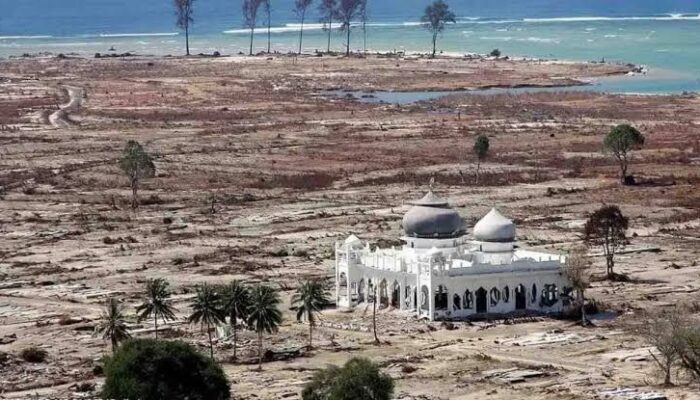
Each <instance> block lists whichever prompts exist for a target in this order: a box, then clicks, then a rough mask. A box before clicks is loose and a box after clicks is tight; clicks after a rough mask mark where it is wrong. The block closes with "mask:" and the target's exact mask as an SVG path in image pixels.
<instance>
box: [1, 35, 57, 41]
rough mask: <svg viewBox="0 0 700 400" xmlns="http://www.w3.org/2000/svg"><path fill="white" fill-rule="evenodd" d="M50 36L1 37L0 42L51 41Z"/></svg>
mask: <svg viewBox="0 0 700 400" xmlns="http://www.w3.org/2000/svg"><path fill="white" fill-rule="evenodd" d="M51 38H53V36H49V35H34V36H0V40H34V39H51Z"/></svg>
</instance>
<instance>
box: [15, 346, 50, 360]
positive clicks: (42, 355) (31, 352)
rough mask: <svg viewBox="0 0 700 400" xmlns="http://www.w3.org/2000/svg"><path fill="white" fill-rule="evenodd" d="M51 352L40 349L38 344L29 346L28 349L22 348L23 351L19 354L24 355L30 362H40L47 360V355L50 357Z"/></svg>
mask: <svg viewBox="0 0 700 400" xmlns="http://www.w3.org/2000/svg"><path fill="white" fill-rule="evenodd" d="M48 355H49V353H47V352H46V350H44V349H40V348H38V347H36V346H32V347H27V348H26V349H24V350H22V352H21V353H19V356H20V357H22V359H23V360H24V361H26V362H30V363H40V362H44V361H46V357H48Z"/></svg>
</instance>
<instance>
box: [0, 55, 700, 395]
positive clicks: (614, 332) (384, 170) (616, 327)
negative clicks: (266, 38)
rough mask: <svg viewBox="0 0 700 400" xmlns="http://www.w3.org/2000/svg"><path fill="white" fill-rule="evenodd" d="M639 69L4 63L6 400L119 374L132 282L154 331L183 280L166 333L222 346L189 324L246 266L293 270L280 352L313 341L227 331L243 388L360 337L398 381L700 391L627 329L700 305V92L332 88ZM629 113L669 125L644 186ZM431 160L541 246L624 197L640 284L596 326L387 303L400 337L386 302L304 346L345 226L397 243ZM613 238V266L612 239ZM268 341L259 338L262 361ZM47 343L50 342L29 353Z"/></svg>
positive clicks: (335, 317) (133, 301) (259, 61)
mask: <svg viewBox="0 0 700 400" xmlns="http://www.w3.org/2000/svg"><path fill="white" fill-rule="evenodd" d="M630 68H631V67H629V66H619V65H607V64H570V63H569V64H566V63H562V64H557V63H547V62H540V61H510V60H485V59H476V60H462V59H439V60H425V59H420V58H413V59H401V58H391V57H383V58H382V57H370V58H368V59H350V60H347V59H340V58H329V57H313V58H311V57H309V58H299V59H294V58H291V57H279V58H264V57H261V58H245V57H238V58H216V59H215V58H211V59H202V58H192V59H182V58H171V59H167V58H160V59H158V58H152V59H149V58H145V59H144V58H135V59H128V60H119V59H102V60H85V59H61V60H59V59H20V60H10V61H0V142H1V146H0V163H1V165H2V170H0V186H2V187H3V191H2V199H1V200H0V279H1V280H0V352H3V353H7V355H8V357H9V359H8V360H7V361H5V362H4V363H2V365H0V398H27V397H31V396H36V397H38V398H47V397H62V398H66V397H71V396H72V397H79V396H90V395H91V394H92V393H94V392H90V391H87V392H79V390H80V389H83V388H80V387H78V384H79V383H84V382H92V383H95V384H97V387H98V388H99V384H100V383H101V378H100V377H99V376H96V375H95V371H94V366H95V365H96V364H97V363H98V361H99V359H100V357H102V356H103V355H104V354H105V353H107V352H109V346H108V345H107V343H105V342H104V341H103V340H101V338H98V337H94V335H93V330H94V327H95V325H96V323H97V321H98V320H99V316H100V312H101V309H102V303H103V302H104V300H105V299H106V298H107V297H109V296H117V297H119V298H121V299H124V300H125V301H126V303H127V304H128V313H129V316H130V318H131V319H132V322H133V324H132V326H133V328H134V334H135V335H136V336H148V335H152V332H151V331H150V324H149V322H148V321H145V322H143V323H139V322H137V321H136V318H135V316H134V315H133V313H134V307H135V306H136V305H137V304H138V302H139V297H140V295H141V288H142V286H143V283H144V282H145V280H146V279H148V278H154V277H164V278H167V279H168V280H169V281H170V282H171V285H172V286H173V289H174V292H175V293H176V295H175V306H176V307H177V309H178V317H179V320H178V321H176V322H175V323H172V324H170V325H168V326H167V327H166V329H167V331H166V333H165V335H166V336H169V337H178V338H181V339H183V340H186V341H188V342H191V343H195V344H197V345H199V346H202V349H205V347H204V346H205V345H206V340H205V338H206V335H205V334H203V333H202V332H201V330H200V328H199V327H196V326H188V325H187V324H186V323H185V316H186V315H187V313H188V311H189V310H188V305H187V301H188V299H189V298H190V297H191V293H192V289H193V287H194V285H196V284H198V283H202V282H211V283H223V282H228V281H230V280H232V279H234V278H235V279H243V280H245V281H247V282H251V283H254V282H260V281H263V282H270V283H271V284H274V285H276V286H278V287H280V288H281V289H282V291H283V297H284V310H285V320H284V324H283V326H282V328H281V330H280V332H279V333H278V334H276V335H272V336H269V337H266V346H267V348H268V349H270V350H273V351H274V354H276V355H277V356H279V357H282V356H283V355H285V354H292V355H293V356H291V357H290V358H289V359H287V360H279V361H271V362H267V363H265V365H264V368H263V371H262V372H258V371H256V370H255V366H254V365H250V364H249V363H245V362H244V363H242V364H234V363H232V362H231V356H232V348H231V344H230V343H224V342H220V343H217V344H216V355H217V359H218V360H219V361H220V362H221V363H222V365H223V367H224V369H225V371H226V372H227V374H228V376H229V378H230V380H231V383H232V390H233V393H234V395H235V397H236V398H240V399H280V398H288V399H293V398H299V393H300V390H301V388H302V386H303V384H304V383H305V382H306V381H307V380H308V379H309V378H310V377H311V375H312V374H313V372H314V371H315V370H317V369H319V368H322V367H324V366H325V365H326V364H328V363H337V364H339V363H342V362H344V361H345V360H347V359H349V358H350V357H353V356H366V357H369V358H371V359H373V360H375V361H376V362H378V363H380V364H381V366H382V367H383V368H384V370H385V371H386V372H388V373H389V374H391V375H392V376H393V377H394V378H395V379H396V383H397V391H396V393H397V396H396V397H397V398H399V399H431V400H432V399H485V398H487V399H495V400H499V399H513V398H516V399H558V400H561V399H591V398H611V399H624V398H626V397H623V394H624V393H626V394H627V395H630V393H631V392H629V391H628V392H622V391H618V392H612V393H609V392H606V391H611V390H613V389H616V388H622V389H630V390H633V391H636V392H637V393H638V394H640V393H641V394H643V393H647V394H649V393H654V392H655V393H661V394H663V395H665V396H666V397H667V398H669V399H686V400H692V399H700V394H698V393H700V386H698V385H697V384H692V383H689V381H690V380H689V378H688V377H687V376H683V375H680V376H674V381H676V382H677V385H676V386H673V387H670V388H667V387H662V386H661V385H660V383H661V379H660V377H659V375H658V373H657V372H656V370H655V368H654V364H653V361H652V360H651V357H650V356H649V347H648V346H647V345H646V344H645V343H644V342H643V341H642V340H641V338H639V337H636V336H635V335H633V334H631V333H629V331H628V329H626V328H627V327H628V326H629V325H630V324H634V323H635V322H638V321H639V317H638V316H639V315H640V313H641V312H642V311H643V310H667V309H671V308H674V307H678V306H680V305H683V304H685V305H688V308H687V310H689V311H687V312H688V313H689V314H691V315H690V317H696V318H697V317H700V187H699V186H698V184H699V183H700V175H699V172H700V169H699V166H700V98H699V97H697V96H696V95H684V96H668V97H661V96H620V95H607V94H597V93H583V92H565V91H564V89H562V90H563V91H562V92H558V93H522V94H517V95H516V94H502V95H468V94H455V95H453V96H449V97H446V98H443V99H440V100H437V101H433V102H424V103H417V104H411V105H403V106H399V105H391V104H367V103H363V102H360V101H357V100H353V99H349V98H344V97H342V96H332V95H328V93H326V91H327V90H380V89H381V90H403V91H406V90H454V89H461V88H476V87H490V86H521V85H542V86H552V85H570V84H573V83H575V82H576V79H579V78H585V77H594V76H604V75H613V74H622V73H626V72H627V71H629V69H630ZM622 122H629V123H632V124H634V125H635V126H637V127H639V129H640V130H641V131H642V132H643V133H644V134H645V136H646V138H647V142H646V145H645V147H644V149H643V150H641V151H639V152H637V153H636V155H635V158H634V164H633V166H632V168H631V169H632V173H633V174H634V175H635V176H636V179H637V183H638V184H637V185H635V186H621V185H620V184H619V182H618V178H617V173H618V169H617V166H616V164H615V163H614V161H613V160H611V159H609V158H607V157H605V156H604V155H602V154H601V152H600V149H601V143H602V139H603V137H604V135H605V134H606V133H607V131H608V130H609V129H610V126H611V125H614V124H617V123H622ZM481 133H485V134H487V135H488V136H489V137H490V139H491V154H490V157H489V158H488V160H487V162H486V163H485V164H484V165H482V170H483V173H482V177H481V180H480V183H479V184H478V185H477V184H475V180H474V170H475V165H476V164H475V159H474V157H473V156H472V154H471V146H472V144H473V141H474V138H475V137H476V136H477V135H478V134H481ZM130 139H134V140H138V141H139V142H141V143H142V144H143V145H144V146H145V147H146V149H147V150H148V151H150V152H151V153H152V154H153V155H154V156H155V157H156V168H157V175H156V177H155V178H153V179H149V180H147V181H145V182H144V183H143V186H142V189H141V191H140V195H141V200H142V206H141V207H140V208H139V209H138V211H137V212H133V211H132V210H131V209H130V207H129V204H130V190H129V188H128V183H127V179H126V178H125V177H124V176H123V174H122V173H121V171H120V170H119V168H118V166H117V160H118V158H119V156H120V153H121V151H122V149H123V148H124V145H125V144H126V141H127V140H130ZM431 177H434V178H435V181H436V183H437V186H436V190H437V191H438V192H439V193H440V194H441V195H442V196H444V197H446V198H448V199H449V200H450V201H451V203H452V204H453V205H454V206H455V207H456V208H457V209H458V210H459V212H460V213H461V214H462V216H463V217H464V218H465V220H466V221H467V223H468V224H469V225H473V223H474V222H476V220H477V219H478V218H479V217H481V216H483V215H484V214H485V213H486V212H487V211H488V210H489V209H490V208H491V207H493V206H497V207H499V208H500V210H501V211H502V212H503V213H504V214H505V215H508V216H509V217H511V218H513V219H514V220H515V221H516V223H517V224H518V238H519V241H520V244H521V245H522V246H524V247H535V248H539V249H545V250H549V251H566V250H568V249H570V248H571V247H572V246H573V245H575V244H577V243H579V242H580V240H581V229H582V226H583V223H584V220H585V218H586V217H587V215H588V214H589V213H591V212H592V211H593V210H595V209H596V208H598V207H600V206H601V205H602V204H617V205H619V206H620V207H621V209H622V210H623V212H624V214H625V215H627V216H628V217H630V245H629V246H628V248H627V250H628V252H626V253H625V254H622V255H620V256H619V258H618V262H617V266H616V268H617V272H621V273H625V274H627V275H629V277H630V278H631V281H630V282H609V281H600V282H596V283H594V284H593V288H592V289H591V291H590V294H589V297H591V298H594V299H596V301H597V302H599V303H600V304H601V307H602V308H603V309H607V310H609V311H608V312H605V313H601V314H599V315H596V317H595V319H594V322H595V327H590V328H581V327H578V326H576V325H575V324H574V322H573V321H566V320H557V319H549V318H544V317H536V318H531V319H519V320H515V321H512V320H509V321H503V320H495V321H481V322H471V323H470V322H456V323H454V324H453V325H450V324H443V323H439V322H436V323H429V322H425V321H418V320H416V319H415V318H413V317H412V316H410V315H408V314H404V313H401V312H398V311H393V310H381V311H380V314H381V318H379V320H380V323H379V334H380V337H381V339H382V341H383V343H382V345H380V346H375V345H374V344H373V342H372V335H371V333H369V331H368V330H369V327H370V324H371V309H370V310H369V311H368V310H366V309H365V308H364V307H361V308H359V309H356V310H354V311H353V312H344V311H341V310H335V309H329V310H327V311H325V312H324V313H323V316H322V319H323V321H322V324H321V326H320V327H319V328H318V330H317V337H316V346H315V349H314V350H312V351H310V352H304V351H302V352H301V354H296V353H297V350H299V349H302V348H303V346H304V345H305V344H306V332H307V326H306V325H304V324H299V323H297V322H296V321H295V320H294V315H293V312H292V311H291V310H290V309H289V307H290V304H289V299H290V297H291V295H292V293H293V291H294V288H295V287H296V285H297V284H298V282H299V280H300V279H303V278H305V277H312V276H313V277H325V278H328V279H329V284H330V279H331V277H332V275H333V246H334V243H335V242H336V241H340V240H343V239H344V238H345V237H347V236H348V235H349V234H351V233H354V234H357V235H358V236H360V237H361V238H362V239H363V240H370V241H372V242H373V243H379V244H381V243H389V245H391V244H392V243H395V242H396V239H397V238H398V236H399V235H400V227H399V224H400V220H401V217H402V215H403V213H404V212H405V211H406V210H407V209H408V207H407V205H406V202H407V201H408V200H412V199H415V198H419V197H420V196H421V195H422V194H423V192H424V191H425V190H426V188H427V184H428V181H429V180H430V178H431ZM591 254H592V255H593V258H594V260H595V265H596V269H597V272H598V273H599V274H602V272H603V270H604V267H603V261H604V260H603V259H602V257H601V256H600V255H599V250H598V249H591ZM693 313H694V314H693ZM255 344H256V342H255V338H254V335H253V334H252V333H250V332H245V333H244V334H243V339H242V343H241V345H242V349H241V354H242V357H243V360H244V361H246V362H248V361H252V360H253V359H254V357H255V354H256V353H255V352H256V347H255ZM31 345H35V346H39V347H42V348H44V349H46V350H47V351H48V354H49V357H48V360H47V361H46V362H44V363H38V364H32V363H27V362H24V361H22V359H21V358H20V357H19V356H18V354H19V352H20V351H21V350H22V349H24V348H27V347H29V346H31ZM513 373H515V374H516V375H517V374H524V376H525V377H524V378H523V379H516V380H514V379H510V378H511V377H512V374H513ZM509 374H511V375H509ZM87 386H88V388H89V385H87ZM632 394H634V393H632ZM606 396H608V397H606ZM627 398H631V397H627Z"/></svg>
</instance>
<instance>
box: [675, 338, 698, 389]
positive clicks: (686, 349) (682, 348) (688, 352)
mask: <svg viewBox="0 0 700 400" xmlns="http://www.w3.org/2000/svg"><path fill="white" fill-rule="evenodd" d="M677 339H678V340H676V342H675V343H676V346H677V347H676V350H677V352H678V356H679V357H680V359H681V366H682V367H683V369H685V370H686V371H688V372H689V373H690V374H691V375H692V376H693V377H695V380H696V381H698V382H700V326H698V325H693V324H686V325H685V326H683V327H681V329H679V332H677Z"/></svg>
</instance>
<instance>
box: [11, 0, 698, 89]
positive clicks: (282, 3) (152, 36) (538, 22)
mask: <svg viewBox="0 0 700 400" xmlns="http://www.w3.org/2000/svg"><path fill="white" fill-rule="evenodd" d="M0 3H2V6H3V15H2V16H1V17H0V57H9V56H13V55H21V54H24V53H40V52H51V53H66V54H68V53H77V54H80V55H86V56H91V55H93V54H94V53H97V52H100V53H107V52H108V51H109V49H111V48H113V49H115V50H116V51H117V52H127V51H128V52H135V53H139V54H153V55H165V54H172V55H178V54H182V53H183V52H184V35H183V34H182V33H180V32H179V31H178V30H177V28H175V26H174V13H173V9H172V0H146V1H144V0H63V1H56V0H0ZM428 3H429V1H428V0H369V22H368V24H367V31H366V42H365V35H364V34H363V32H362V30H361V29H360V28H359V27H358V26H355V27H353V29H352V43H351V48H352V49H353V50H363V49H365V48H366V49H367V50H370V51H391V50H402V51H407V52H426V51H428V50H429V49H430V35H429V34H428V32H427V31H425V29H424V28H423V27H422V26H421V25H420V24H419V23H418V21H419V20H420V15H421V14H422V12H423V9H424V8H425V6H426V5H427V4H428ZM448 3H449V4H450V6H451V7H452V9H453V10H454V11H455V13H456V14H457V16H458V22H457V23H456V24H450V25H449V26H448V27H447V29H446V30H445V32H444V33H443V35H442V36H441V37H440V39H439V43H438V44H439V49H440V50H441V51H444V52H445V53H450V54H465V53H485V52H489V51H491V50H492V49H494V48H498V49H500V50H501V51H502V53H503V54H504V55H510V56H526V57H538V58H549V59H562V60H578V61H587V60H602V59H604V60H607V61H614V62H630V63H635V64H643V65H646V66H648V67H649V68H650V71H651V73H650V76H651V77H650V78H647V79H641V80H640V79H637V80H628V82H627V83H625V84H624V85H625V86H624V87H623V88H621V89H620V91H626V92H630V91H638V92H644V93H671V92H680V91H685V90H689V91H697V90H700V0H668V1H662V0H653V1H652V0H489V1H486V0H448ZM272 5H273V13H272V27H273V28H272V47H273V49H274V50H277V51H281V52H287V51H293V50H295V49H296V48H297V46H298V37H299V33H298V21H297V20H296V17H295V15H294V13H293V12H292V8H293V0H272ZM318 21H319V16H318V15H317V13H316V8H315V6H312V9H311V10H310V16H309V17H308V19H307V25H306V29H305V33H304V49H305V51H309V52H310V51H314V50H316V49H319V50H322V49H325V46H326V32H325V31H324V30H323V24H321V23H319V22H318ZM260 23H261V25H262V23H263V21H262V18H261V20H260ZM266 34H267V33H266V31H265V29H264V28H263V27H260V28H259V30H258V31H257V34H256V36H255V49H256V50H263V49H265V48H266V46H267V43H266V41H267V38H266ZM343 39H344V37H343V35H342V34H341V33H340V32H337V30H334V31H333V32H332V47H333V49H335V50H342V49H343V46H344V41H343ZM365 46H366V47H365ZM247 47H248V31H247V30H245V29H244V28H243V27H242V17H241V14H240V0H196V2H195V24H194V26H193V30H192V36H191V49H192V52H194V53H212V52H213V51H219V52H221V53H223V54H236V53H239V52H244V51H247ZM618 89H619V88H618ZM610 90H616V89H615V84H613V85H612V86H610Z"/></svg>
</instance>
